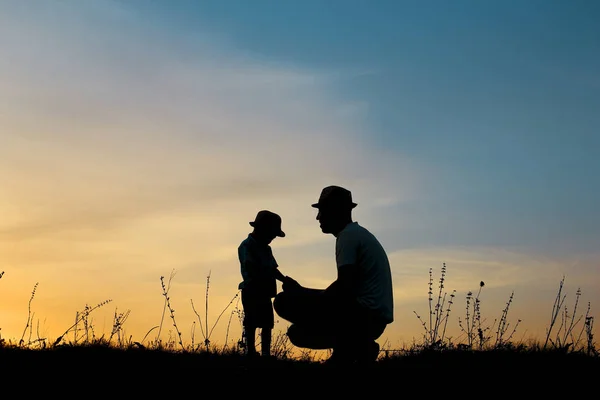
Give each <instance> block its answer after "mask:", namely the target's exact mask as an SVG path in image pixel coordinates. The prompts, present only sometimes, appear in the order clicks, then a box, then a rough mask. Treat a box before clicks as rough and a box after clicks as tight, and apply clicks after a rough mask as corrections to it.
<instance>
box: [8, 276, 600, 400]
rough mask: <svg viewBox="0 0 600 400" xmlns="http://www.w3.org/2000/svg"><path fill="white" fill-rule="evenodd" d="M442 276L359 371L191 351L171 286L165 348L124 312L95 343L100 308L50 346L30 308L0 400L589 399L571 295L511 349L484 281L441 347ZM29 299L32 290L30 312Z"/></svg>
mask: <svg viewBox="0 0 600 400" xmlns="http://www.w3.org/2000/svg"><path fill="white" fill-rule="evenodd" d="M445 272H446V267H445V264H444V266H443V268H442V271H441V277H440V279H439V287H438V289H437V290H436V289H434V288H433V282H434V279H433V276H432V273H431V271H430V279H429V291H428V293H429V299H428V300H429V313H428V315H427V317H426V318H423V319H422V318H421V316H420V315H418V314H417V315H416V316H417V318H418V319H419V321H421V323H422V325H423V337H422V342H421V343H415V344H413V345H412V346H411V347H410V348H406V349H394V350H391V349H382V350H381V352H380V354H379V357H378V359H377V361H376V362H375V363H373V364H371V365H368V366H342V367H339V366H338V367H333V366H331V365H328V364H326V363H324V362H323V360H322V359H320V358H314V357H311V353H310V352H309V353H300V354H299V355H298V353H296V352H293V351H292V350H297V349H293V346H291V345H290V343H289V342H288V341H287V338H286V336H285V335H280V336H276V337H275V338H274V341H273V343H272V349H271V354H273V356H272V357H270V358H262V357H258V358H255V359H250V358H248V357H247V356H245V355H244V344H243V343H242V342H241V341H240V342H238V346H236V347H235V348H228V349H217V348H215V347H214V346H212V345H210V337H209V336H208V335H207V334H205V335H204V337H203V339H204V340H203V341H202V342H201V343H200V344H198V343H196V344H191V345H186V344H184V341H183V336H182V334H181V331H180V330H179V328H178V327H177V324H176V323H175V318H174V310H172V308H171V306H170V303H169V294H168V292H169V285H168V284H163V296H164V297H165V310H164V315H165V316H169V315H170V317H171V319H172V321H173V326H174V327H175V331H176V335H175V336H173V337H172V338H171V339H170V340H169V341H167V342H163V341H161V340H160V339H159V337H160V330H161V328H162V321H161V324H160V325H159V326H157V327H156V328H157V331H158V332H153V333H155V334H156V336H154V338H153V339H148V340H146V337H144V338H142V339H141V340H140V341H139V342H138V341H133V340H132V339H128V340H124V339H122V338H123V337H124V335H122V332H123V325H124V323H125V321H126V319H127V316H128V315H129V312H128V311H127V312H124V313H120V314H116V313H115V320H114V323H113V328H112V331H111V333H110V335H102V336H101V337H97V336H95V334H94V332H95V331H94V329H93V327H92V325H91V321H92V320H91V318H89V316H90V314H91V313H92V312H93V311H94V310H95V309H97V308H99V307H102V306H103V305H104V304H105V303H101V304H98V305H96V306H94V307H87V306H86V308H85V309H84V310H82V311H81V312H80V313H78V318H77V320H76V322H75V323H74V324H73V326H71V327H68V328H67V329H66V330H65V332H64V334H63V335H61V336H59V337H58V338H56V339H53V340H49V339H47V338H40V337H37V336H36V335H35V334H34V333H33V330H32V329H31V326H32V322H33V321H32V312H31V307H30V315H29V318H28V320H27V324H26V327H25V329H24V334H23V337H22V338H21V339H20V340H6V339H3V338H1V337H0V400H1V399H4V398H7V399H8V398H11V399H12V398H16V397H17V396H19V397H26V398H27V397H37V396H38V395H40V396H45V397H48V396H50V395H52V396H54V395H57V396H61V397H68V398H71V397H76V396H77V397H80V396H83V397H87V396H92V397H111V398H117V399H120V398H132V397H133V398H136V399H137V398H142V397H150V398H163V397H169V398H172V397H174V396H184V395H185V396H194V397H196V396H202V395H219V396H221V395H223V396H228V397H231V396H237V395H242V396H244V395H252V396H255V395H271V396H276V397H294V398H296V397H300V396H310V397H331V396H341V395H344V396H351V397H353V398H354V397H365V398H369V399H372V398H376V397H378V395H381V397H383V396H390V395H398V396H406V395H411V396H419V397H421V396H426V397H431V396H434V395H450V396H454V395H462V396H494V397H498V396H505V397H508V396H511V397H512V396H518V397H535V398H539V397H541V396H544V397H546V396H549V397H550V396H551V397H552V398H556V397H561V396H565V397H567V396H568V397H569V398H572V397H575V396H580V395H581V396H589V395H592V396H597V389H596V382H597V378H598V377H600V353H599V351H598V349H597V348H596V344H595V341H594V334H593V332H594V317H593V316H592V315H591V311H590V310H591V307H590V305H589V304H588V307H587V309H585V311H580V310H579V308H578V302H579V296H580V292H579V291H578V292H577V294H576V300H575V305H574V306H573V307H572V309H571V310H567V307H566V304H565V299H566V296H565V295H564V294H563V293H562V287H563V281H561V282H560V285H559V290H558V293H557V296H556V301H555V304H554V305H553V310H552V319H551V320H550V323H549V326H548V328H547V335H546V337H545V338H542V339H541V341H540V342H539V343H528V344H524V343H518V342H515V341H514V339H513V337H514V333H515V331H516V330H517V327H518V326H519V323H520V320H519V321H516V323H515V322H512V321H509V318H508V315H509V309H510V305H511V303H512V296H511V297H510V298H509V299H508V301H507V303H506V308H505V310H503V313H502V315H501V317H500V319H498V320H494V323H493V324H491V325H490V324H486V323H485V320H486V319H485V318H483V317H482V316H481V304H480V300H479V295H480V293H481V290H482V288H483V287H484V283H483V282H481V283H480V284H479V290H478V291H477V292H476V293H473V292H469V293H468V294H467V297H466V303H467V308H466V310H467V311H466V315H465V316H464V317H462V318H461V317H459V318H458V323H459V326H460V329H461V331H462V333H463V334H462V336H461V337H460V338H457V339H454V340H450V339H449V338H448V337H446V334H445V333H446V327H447V325H448V322H449V320H450V314H451V309H452V304H453V303H454V297H455V293H454V292H452V293H451V294H447V293H445V292H443V290H442V289H443V287H444V282H445ZM1 277H2V273H0V278H1ZM161 281H163V277H161ZM207 288H208V281H207ZM207 290H208V289H207ZM34 295H35V288H34V290H33V292H32V295H31V300H30V306H31V301H32V300H33V298H34ZM207 297H208V292H207ZM224 312H225V310H223V312H222V314H223V313H224ZM415 314H416V313H415ZM217 322H218V321H217ZM217 322H215V324H216V323H217ZM509 328H510V329H509ZM203 332H204V333H206V332H207V330H206V329H205V330H204V331H203ZM146 336H148V335H146Z"/></svg>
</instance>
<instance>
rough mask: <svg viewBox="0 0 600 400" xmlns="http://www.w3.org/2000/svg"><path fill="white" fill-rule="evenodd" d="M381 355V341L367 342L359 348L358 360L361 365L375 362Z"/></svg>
mask: <svg viewBox="0 0 600 400" xmlns="http://www.w3.org/2000/svg"><path fill="white" fill-rule="evenodd" d="M378 357H379V343H377V342H375V341H371V342H367V343H364V344H362V345H361V346H359V347H358V348H357V353H356V362H357V363H358V364H361V365H369V364H373V363H375V362H376V361H377V358H378Z"/></svg>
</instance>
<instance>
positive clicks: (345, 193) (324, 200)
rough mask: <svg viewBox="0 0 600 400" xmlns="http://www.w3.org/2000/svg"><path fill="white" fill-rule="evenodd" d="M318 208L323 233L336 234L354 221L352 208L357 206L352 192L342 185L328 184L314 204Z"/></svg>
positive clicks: (318, 217)
mask: <svg viewBox="0 0 600 400" xmlns="http://www.w3.org/2000/svg"><path fill="white" fill-rule="evenodd" d="M312 206H313V207H314V208H316V209H318V210H319V212H318V213H317V220H318V221H319V223H320V225H321V231H323V233H331V234H333V235H334V236H337V234H338V233H339V232H340V231H341V230H342V229H344V227H345V226H346V225H348V223H350V222H352V209H353V208H354V207H356V206H357V204H356V203H354V202H353V201H352V193H351V192H350V191H349V190H348V189H345V188H343V187H340V186H335V185H332V186H327V187H326V188H324V189H323V190H322V191H321V196H320V197H319V201H318V202H317V203H314V204H313V205H312Z"/></svg>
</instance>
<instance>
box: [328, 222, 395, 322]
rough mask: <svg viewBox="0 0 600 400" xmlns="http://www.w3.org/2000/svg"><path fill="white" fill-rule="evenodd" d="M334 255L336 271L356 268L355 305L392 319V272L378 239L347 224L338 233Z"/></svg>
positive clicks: (358, 226)
mask: <svg viewBox="0 0 600 400" xmlns="http://www.w3.org/2000/svg"><path fill="white" fill-rule="evenodd" d="M335 253H336V263H337V267H338V268H339V267H341V266H343V265H351V264H354V265H356V266H357V267H358V273H359V274H360V275H359V276H360V281H359V286H358V288H357V290H358V298H357V300H358V302H359V303H360V304H362V305H363V306H365V307H366V308H368V309H372V310H374V311H375V312H376V313H377V315H378V316H379V317H381V318H382V319H383V320H384V321H385V322H387V323H391V322H392V321H393V320H394V298H393V286H392V273H391V268H390V263H389V259H388V256H387V254H386V251H385V249H384V248H383V246H382V245H381V243H380V242H379V240H378V239H377V238H376V237H375V236H374V235H373V234H372V233H371V232H369V231H368V230H367V229H366V228H364V227H363V226H361V225H359V224H358V223H357V222H351V223H349V224H348V225H347V226H346V227H345V228H344V229H343V230H342V231H341V232H340V233H339V235H338V237H337V239H336V249H335Z"/></svg>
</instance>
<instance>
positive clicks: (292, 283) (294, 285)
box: [281, 276, 302, 292]
mask: <svg viewBox="0 0 600 400" xmlns="http://www.w3.org/2000/svg"><path fill="white" fill-rule="evenodd" d="M281 288H282V289H283V291H289V292H291V291H294V290H298V289H301V288H302V285H300V284H299V283H298V282H296V280H294V279H293V278H290V277H289V276H286V277H284V278H283V285H281Z"/></svg>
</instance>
